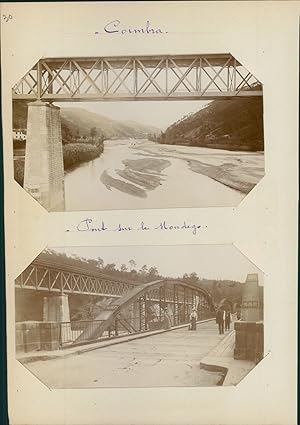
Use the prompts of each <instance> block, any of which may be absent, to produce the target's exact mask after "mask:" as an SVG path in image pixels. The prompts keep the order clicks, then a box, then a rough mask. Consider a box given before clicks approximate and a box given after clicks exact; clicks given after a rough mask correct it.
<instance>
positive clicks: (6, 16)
mask: <svg viewBox="0 0 300 425" xmlns="http://www.w3.org/2000/svg"><path fill="white" fill-rule="evenodd" d="M2 16H3V20H4V21H5V22H8V21H11V20H12V18H13V17H12V15H2Z"/></svg>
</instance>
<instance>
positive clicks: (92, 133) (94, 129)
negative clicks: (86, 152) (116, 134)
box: [90, 127, 98, 139]
mask: <svg viewBox="0 0 300 425" xmlns="http://www.w3.org/2000/svg"><path fill="white" fill-rule="evenodd" d="M97 134H98V131H97V129H96V127H92V128H91V130H90V136H91V137H92V139H94V137H96V136H97Z"/></svg>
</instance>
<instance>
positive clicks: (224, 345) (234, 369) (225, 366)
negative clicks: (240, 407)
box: [200, 331, 255, 385]
mask: <svg viewBox="0 0 300 425" xmlns="http://www.w3.org/2000/svg"><path fill="white" fill-rule="evenodd" d="M234 345H235V331H231V332H230V333H228V334H227V336H226V337H225V338H223V339H222V341H220V343H219V344H218V345H216V346H215V347H214V348H213V349H212V350H211V351H210V352H209V353H208V354H207V355H206V356H205V357H203V358H202V359H201V363H200V367H201V368H202V369H204V370H207V371H219V372H220V373H223V376H224V382H223V383H222V385H237V384H238V383H239V382H240V381H241V380H242V379H243V378H244V377H245V376H246V375H247V374H248V373H249V372H250V371H251V370H252V369H253V368H254V366H255V363H254V362H252V361H249V360H235V359H234V357H233V354H234Z"/></svg>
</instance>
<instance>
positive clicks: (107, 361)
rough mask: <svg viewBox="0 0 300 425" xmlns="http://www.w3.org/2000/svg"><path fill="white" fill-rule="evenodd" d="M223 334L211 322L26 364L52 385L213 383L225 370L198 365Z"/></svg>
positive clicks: (153, 385)
mask: <svg viewBox="0 0 300 425" xmlns="http://www.w3.org/2000/svg"><path fill="white" fill-rule="evenodd" d="M225 335H226V334H225ZM223 338H224V335H219V334H218V330H217V325H216V323H215V321H214V320H213V321H207V322H202V323H201V324H198V326H197V330H196V331H188V329H187V328H186V327H185V328H180V329H176V330H172V331H168V332H164V333H159V334H156V335H152V336H150V337H145V338H139V339H134V340H132V341H128V342H124V343H122V344H117V345H116V344H114V345H109V346H106V347H102V348H101V349H94V350H92V351H86V352H82V353H81V354H79V355H78V347H77V355H75V354H74V353H73V355H70V353H68V355H67V357H66V356H64V355H62V354H60V356H59V357H56V358H52V359H48V360H37V361H34V362H29V363H26V364H25V366H26V367H27V368H28V369H29V370H30V371H31V372H32V373H33V374H34V375H35V376H36V377H37V378H38V379H40V380H41V381H42V382H44V383H45V384H46V385H47V386H48V387H50V388H99V387H161V386H215V385H218V384H219V382H220V380H222V378H223V374H222V373H220V372H217V373H216V372H213V373H212V372H209V371H206V370H204V369H200V367H199V364H200V361H201V359H202V358H204V357H205V356H206V355H207V354H208V353H209V352H211V350H212V349H213V348H214V347H215V346H216V345H217V344H218V343H220V342H221V341H222V340H223ZM61 351H62V352H63V350H61Z"/></svg>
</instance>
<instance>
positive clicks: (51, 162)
mask: <svg viewBox="0 0 300 425" xmlns="http://www.w3.org/2000/svg"><path fill="white" fill-rule="evenodd" d="M24 189H25V190H26V191H27V192H28V193H30V195H31V196H32V197H33V198H35V199H36V200H37V201H38V202H39V203H40V204H41V205H42V206H43V207H44V208H46V210H47V211H49V212H51V211H64V209H65V195H64V165H63V150H62V137H61V122H60V108H58V107H57V106H54V105H52V104H49V103H46V102H41V101H39V100H37V101H36V102H32V103H29V104H28V118H27V141H26V152H25V170H24Z"/></svg>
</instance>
